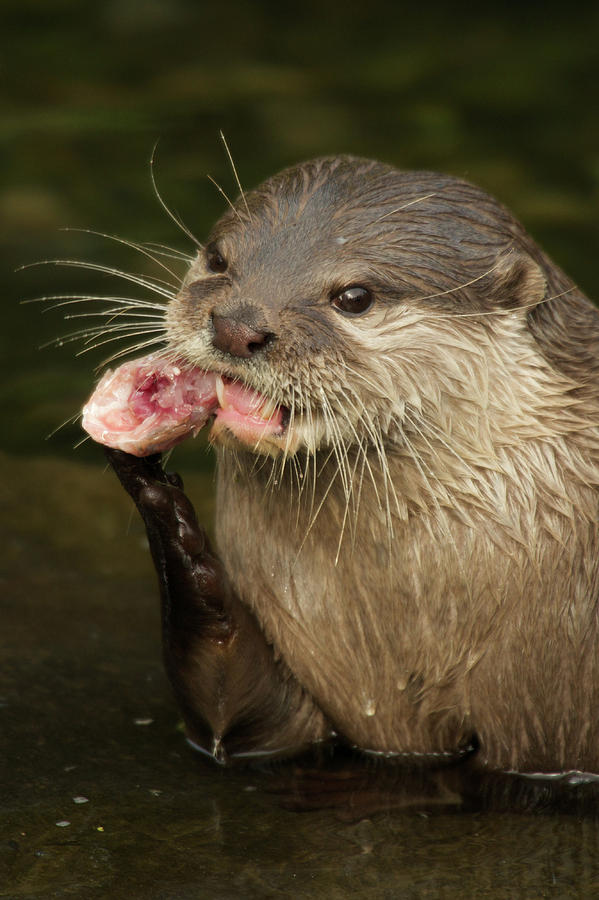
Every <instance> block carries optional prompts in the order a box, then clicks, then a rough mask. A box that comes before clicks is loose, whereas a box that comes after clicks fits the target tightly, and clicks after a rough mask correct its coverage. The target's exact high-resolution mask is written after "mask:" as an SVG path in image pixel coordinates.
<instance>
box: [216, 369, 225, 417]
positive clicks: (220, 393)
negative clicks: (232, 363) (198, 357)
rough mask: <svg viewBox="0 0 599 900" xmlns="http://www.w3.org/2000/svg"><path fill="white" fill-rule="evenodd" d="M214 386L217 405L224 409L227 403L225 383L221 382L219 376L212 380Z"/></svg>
mask: <svg viewBox="0 0 599 900" xmlns="http://www.w3.org/2000/svg"><path fill="white" fill-rule="evenodd" d="M214 386H215V390H216V396H217V399H218V405H219V406H220V407H221V409H226V408H227V401H226V399H225V383H224V381H223V380H222V378H221V376H220V375H216V377H215V379H214Z"/></svg>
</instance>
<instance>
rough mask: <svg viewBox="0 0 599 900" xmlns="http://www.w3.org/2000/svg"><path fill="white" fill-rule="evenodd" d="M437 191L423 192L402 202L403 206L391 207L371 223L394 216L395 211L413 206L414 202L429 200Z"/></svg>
mask: <svg viewBox="0 0 599 900" xmlns="http://www.w3.org/2000/svg"><path fill="white" fill-rule="evenodd" d="M438 193H439V192H438V191H433V193H432V194H425V195H424V196H423V197H416V199H415V200H409V201H408V202H407V203H404V204H403V206H398V207H397V209H392V210H391V212H388V213H385V215H384V216H380V218H378V219H375V220H374V222H372V223H371V224H372V225H376V224H377V223H378V222H382V221H383V219H387V218H388V217H389V216H394V215H395V213H398V212H401V211H402V209H407V208H408V207H409V206H414V205H415V204H416V203H422V202H423V201H424V200H430V198H431V197H436V196H437V194H438Z"/></svg>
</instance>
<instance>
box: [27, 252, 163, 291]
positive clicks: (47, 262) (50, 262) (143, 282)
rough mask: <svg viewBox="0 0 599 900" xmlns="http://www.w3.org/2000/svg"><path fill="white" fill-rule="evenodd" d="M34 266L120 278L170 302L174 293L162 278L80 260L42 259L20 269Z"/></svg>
mask: <svg viewBox="0 0 599 900" xmlns="http://www.w3.org/2000/svg"><path fill="white" fill-rule="evenodd" d="M34 266H66V267H68V268H72V269H86V270H87V271H89V272H99V273H100V274H102V275H111V276H113V277H115V278H122V279H123V280H124V281H129V282H131V283H132V284H137V285H139V286H140V287H144V288H147V289H148V290H150V291H152V292H153V293H155V294H158V295H160V296H162V297H166V298H167V300H172V299H173V297H174V296H175V293H174V292H173V290H172V286H171V285H170V284H169V282H168V281H164V280H163V279H162V278H149V277H147V276H142V275H136V274H134V273H133V272H125V271H123V270H122V269H117V268H114V267H112V266H104V265H101V264H100V263H90V262H84V261H83V260H81V259H44V260H41V261H39V262H33V263H27V264H26V265H24V266H21V267H20V269H31V268H33V267H34Z"/></svg>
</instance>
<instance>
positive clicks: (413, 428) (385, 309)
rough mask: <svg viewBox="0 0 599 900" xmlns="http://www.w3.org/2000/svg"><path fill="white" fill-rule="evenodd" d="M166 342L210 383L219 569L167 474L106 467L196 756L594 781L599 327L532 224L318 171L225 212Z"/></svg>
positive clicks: (153, 465)
mask: <svg viewBox="0 0 599 900" xmlns="http://www.w3.org/2000/svg"><path fill="white" fill-rule="evenodd" d="M165 333H166V340H167V353H168V354H170V355H171V357H172V358H173V359H175V358H176V359H179V360H181V359H182V360H185V361H186V362H187V363H188V364H189V365H193V366H196V367H199V368H201V369H202V370H205V371H208V372H211V373H214V375H215V379H216V391H217V393H218V395H219V412H222V415H219V414H217V415H216V416H212V418H211V420H210V421H211V422H212V428H211V435H210V436H211V440H212V442H213V444H214V447H215V452H216V459H217V514H216V523H215V533H216V540H215V543H216V549H213V548H212V547H211V545H210V543H209V541H208V539H207V537H206V534H205V532H204V530H203V528H202V527H201V526H200V525H199V524H198V522H197V520H196V517H195V513H194V510H193V507H192V505H191V503H190V502H189V500H188V498H187V497H186V495H185V493H184V491H183V488H182V484H181V481H180V479H179V478H178V477H177V476H174V475H167V474H166V473H165V471H164V469H163V468H162V466H161V462H160V456H159V455H153V456H149V457H146V458H144V457H143V456H142V457H140V458H136V457H134V456H131V455H129V454H128V453H124V452H122V451H120V450H114V449H113V450H108V451H107V453H108V456H109V458H110V461H111V463H112V465H113V466H114V468H115V470H116V472H117V475H118V476H119V478H120V480H121V482H122V484H123V485H124V487H125V488H126V489H127V490H128V491H129V493H130V494H131V496H132V497H133V499H134V500H135V502H136V504H137V506H138V508H139V510H140V512H141V514H142V516H143V518H144V521H145V524H146V527H147V532H148V537H149V541H150V548H151V552H152V555H153V559H154V563H155V566H156V570H157V573H158V578H159V582H160V589H161V596H162V610H163V635H164V657H165V664H166V669H167V672H168V675H169V678H170V680H171V683H172V685H173V688H174V691H175V694H176V697H177V699H178V702H179V704H180V707H181V710H182V714H183V717H184V720H185V725H186V729H187V735H188V739H189V741H190V742H191V743H192V745H193V746H195V747H197V748H198V749H200V750H202V751H203V752H204V753H206V754H208V755H209V756H211V757H212V758H213V759H214V760H216V761H217V762H219V763H222V764H224V763H234V762H237V761H240V760H247V759H253V758H254V759H255V758H263V757H270V756H272V757H276V756H290V755H293V754H296V753H299V752H300V751H301V750H303V749H305V748H307V747H310V746H314V745H318V744H321V743H324V742H332V743H335V742H341V743H344V744H349V745H351V746H352V747H355V748H358V749H359V750H360V751H362V752H364V753H369V754H375V755H376V756H379V757H382V758H388V759H399V760H422V761H424V762H426V761H428V760H430V761H431V762H434V761H442V760H448V761H452V760H458V759H461V758H462V757H464V756H469V755H472V754H475V756H476V761H477V765H480V766H481V767H483V768H486V769H494V770H497V769H501V770H517V771H520V772H537V771H541V772H553V771H569V770H586V771H594V772H599V716H597V713H596V709H597V706H598V704H599V620H598V609H597V604H598V600H599V520H598V503H599V378H598V375H599V313H598V312H597V310H596V309H595V308H594V307H593V305H592V304H591V302H590V301H589V300H587V299H586V298H585V297H584V295H583V294H582V293H581V292H580V290H578V288H577V287H575V285H574V284H573V283H572V281H571V280H570V279H569V278H568V277H567V276H566V275H565V274H563V272H562V271H561V270H560V269H559V268H558V267H557V266H556V265H555V264H554V263H553V262H552V261H551V260H550V259H549V258H548V257H547V255H546V254H545V253H544V252H543V251H542V250H541V249H540V248H539V247H538V246H537V245H536V244H535V242H534V241H533V240H532V238H531V237H530V236H529V235H528V234H527V232H526V231H525V230H524V228H523V227H522V226H521V225H520V224H519V223H518V222H517V221H516V220H515V219H514V217H513V216H512V215H511V214H510V213H509V212H508V211H507V210H506V209H505V208H504V207H503V206H502V205H500V204H499V203H498V202H497V201H495V200H494V199H493V198H492V197H491V196H489V195H488V194H487V193H485V192H484V191H482V190H480V189H478V188H477V187H474V186H473V185H471V184H469V183H467V182H465V181H463V180H460V179H458V178H454V177H450V176H445V175H440V174H435V173H430V172H413V171H400V170H397V169H395V168H393V167H391V166H389V165H386V164H383V163H379V162H373V161H369V160H364V159H360V158H355V157H351V156H338V157H327V158H321V159H316V160H313V161H310V162H306V163H303V164H300V165H297V166H295V167H293V168H289V169H286V170H285V171H283V172H281V173H280V174H277V175H275V176H274V177H272V178H269V179H268V180H267V181H266V182H265V183H264V184H262V185H261V186H260V187H258V188H257V189H255V190H254V191H252V192H250V193H248V194H243V193H242V195H241V196H240V197H239V198H238V199H237V200H236V201H235V203H233V204H231V208H230V209H228V210H227V212H226V213H225V214H224V216H223V217H222V218H221V220H220V221H219V222H218V223H217V225H216V226H215V227H214V229H213V232H212V233H211V235H210V236H209V238H208V241H207V243H206V245H205V246H202V247H200V250H199V252H198V254H197V257H196V258H195V259H194V261H193V262H192V264H191V266H190V268H189V271H188V274H187V276H186V277H185V279H184V281H183V283H182V285H181V288H180V290H179V291H178V293H177V295H176V297H174V298H173V299H172V301H170V302H169V304H168V305H167V308H166V312H165ZM230 385H234V386H235V385H236V386H237V387H239V388H240V389H242V390H243V391H245V392H247V395H248V396H249V397H250V398H251V397H252V396H257V397H259V398H261V400H260V402H261V403H264V398H267V402H268V404H269V406H268V409H269V411H270V412H269V415H270V416H275V417H276V422H277V427H276V428H264V427H263V426H264V420H265V415H264V409H262V411H261V416H262V426H261V425H260V424H259V423H257V422H256V421H255V417H254V419H252V415H251V409H250V410H249V412H248V410H247V409H245V412H244V411H242V412H240V411H239V409H238V408H235V409H230V408H229V407H228V401H227V397H226V396H225V393H226V392H225V393H223V392H224V389H225V387H227V386H230ZM250 407H251V404H250ZM227 410H228V413H229V414H228V415H225V414H224V413H225V412H227Z"/></svg>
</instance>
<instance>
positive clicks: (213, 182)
mask: <svg viewBox="0 0 599 900" xmlns="http://www.w3.org/2000/svg"><path fill="white" fill-rule="evenodd" d="M206 178H207V179H208V181H211V182H212V184H213V185H214V187H215V188H216V190H217V191H218V192H219V194H221V195H222V196H223V197H224V198H225V200H226V202H227V203H228V205H229V206H230V207H231V210H232V211H233V212H234V213H235V215H236V216H237V218H238V219H239V221H240V222H241V223H243V219H242V218H241V216H240V215H239V210H238V209H237V207H236V206H235V204H234V203H233V201H232V200H231V199H230V197H229V196H228V194H226V193H225V191H224V190H223V188H222V187H221V186H220V184H219V183H218V181H215V180H214V178H213V177H212V175H206Z"/></svg>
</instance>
